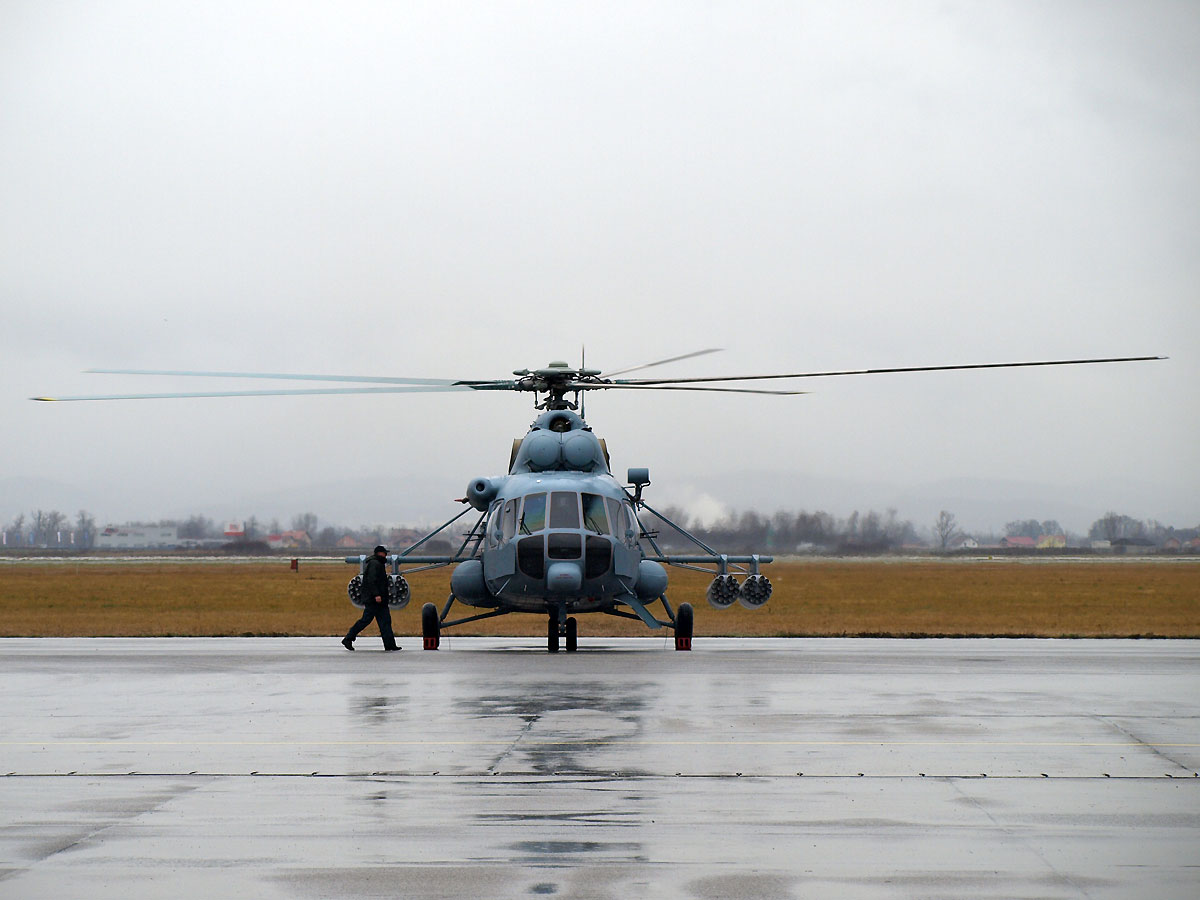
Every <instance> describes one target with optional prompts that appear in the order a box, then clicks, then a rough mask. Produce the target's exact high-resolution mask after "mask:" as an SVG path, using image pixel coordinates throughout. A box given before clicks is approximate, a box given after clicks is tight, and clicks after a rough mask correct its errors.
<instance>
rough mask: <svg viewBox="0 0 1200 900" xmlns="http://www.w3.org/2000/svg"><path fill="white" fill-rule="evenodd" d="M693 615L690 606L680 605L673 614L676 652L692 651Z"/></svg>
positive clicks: (686, 604)
mask: <svg viewBox="0 0 1200 900" xmlns="http://www.w3.org/2000/svg"><path fill="white" fill-rule="evenodd" d="M693 618H694V614H693V612H692V604H690V603H680V604H679V610H678V611H677V612H676V613H675V649H676V650H691V649H692V621H693Z"/></svg>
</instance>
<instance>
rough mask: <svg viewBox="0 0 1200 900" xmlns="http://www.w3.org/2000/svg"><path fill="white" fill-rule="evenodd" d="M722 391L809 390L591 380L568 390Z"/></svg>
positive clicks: (790, 393)
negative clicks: (615, 382) (595, 382)
mask: <svg viewBox="0 0 1200 900" xmlns="http://www.w3.org/2000/svg"><path fill="white" fill-rule="evenodd" d="M613 390H618V391H721V392H722V393H726V394H774V395H776V396H779V397H794V396H796V395H798V394H807V393H808V391H764V390H756V389H754V388H727V387H692V386H691V385H674V384H621V383H617V384H591V383H590V382H586V381H582V382H573V383H571V384H570V385H568V386H567V391H613Z"/></svg>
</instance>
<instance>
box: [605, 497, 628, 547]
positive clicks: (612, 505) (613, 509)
mask: <svg viewBox="0 0 1200 900" xmlns="http://www.w3.org/2000/svg"><path fill="white" fill-rule="evenodd" d="M606 502H607V504H608V518H609V521H611V522H612V524H613V533H614V534H616V535H617V536H618V537H622V538H623V537H625V525H624V517H623V516H622V513H621V501H620V500H616V499H614V498H612V497H609V498H608V500H607V501H606Z"/></svg>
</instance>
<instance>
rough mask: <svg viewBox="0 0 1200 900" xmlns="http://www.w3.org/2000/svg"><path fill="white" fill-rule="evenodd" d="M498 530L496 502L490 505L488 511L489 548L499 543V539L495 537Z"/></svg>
mask: <svg viewBox="0 0 1200 900" xmlns="http://www.w3.org/2000/svg"><path fill="white" fill-rule="evenodd" d="M499 530H500V501H499V500H497V501H496V502H495V503H493V504H492V508H491V509H490V510H488V523H487V539H488V546H489V547H496V546H498V545H499V543H500V539H499V538H498V537H497V536H496V532H498V531H499Z"/></svg>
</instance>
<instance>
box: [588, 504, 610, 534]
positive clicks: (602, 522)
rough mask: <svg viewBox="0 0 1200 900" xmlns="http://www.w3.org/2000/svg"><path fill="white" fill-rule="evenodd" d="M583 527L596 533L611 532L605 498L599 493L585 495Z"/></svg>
mask: <svg viewBox="0 0 1200 900" xmlns="http://www.w3.org/2000/svg"><path fill="white" fill-rule="evenodd" d="M583 527H584V528H586V529H587V530H588V531H594V532H595V533H596V534H611V529H610V528H609V527H608V513H607V512H606V511H605V509H604V498H603V497H601V496H600V495H599V494H584V495H583Z"/></svg>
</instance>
